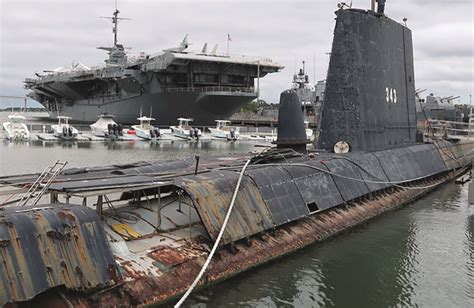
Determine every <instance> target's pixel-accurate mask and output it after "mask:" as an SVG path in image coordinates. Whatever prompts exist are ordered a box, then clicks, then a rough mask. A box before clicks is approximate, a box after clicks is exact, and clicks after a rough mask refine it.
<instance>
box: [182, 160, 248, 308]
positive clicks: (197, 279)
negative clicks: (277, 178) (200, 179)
mask: <svg viewBox="0 0 474 308" xmlns="http://www.w3.org/2000/svg"><path fill="white" fill-rule="evenodd" d="M249 163H250V159H249V160H247V162H246V163H245V165H244V167H243V168H242V171H240V176H239V180H238V181H237V186H236V187H235V190H234V195H233V196H232V201H231V202H230V206H229V209H228V210H227V215H226V216H225V219H224V222H223V223H222V227H221V231H220V232H219V235H218V236H217V239H216V241H215V242H214V246H213V247H212V250H211V252H210V253H209V256H208V257H207V259H206V262H205V263H204V266H203V267H202V268H201V271H200V272H199V274H198V275H197V276H196V278H195V279H194V281H193V283H192V284H191V286H190V287H189V288H188V290H187V291H186V293H184V295H183V297H181V299H180V300H179V302H177V303H176V305H174V307H175V308H179V307H181V305H182V304H183V303H184V302H185V301H186V299H187V298H188V296H189V295H190V294H191V292H193V290H194V288H195V287H196V285H197V284H198V282H199V280H201V277H202V275H204V272H205V271H206V269H207V267H208V266H209V263H211V260H212V257H213V256H214V253H215V252H216V250H217V247H218V246H219V242H220V241H221V238H222V235H223V234H224V231H225V228H226V226H227V222H228V221H229V217H230V213H231V212H232V208H233V207H234V203H235V199H236V198H237V193H238V192H239V187H240V183H241V182H242V178H243V176H244V172H245V169H247V166H248V165H249Z"/></svg>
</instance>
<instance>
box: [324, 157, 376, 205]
mask: <svg viewBox="0 0 474 308" xmlns="http://www.w3.org/2000/svg"><path fill="white" fill-rule="evenodd" d="M322 163H323V165H325V166H326V167H327V168H328V169H329V171H331V172H332V173H333V174H334V175H333V176H332V178H333V179H334V182H336V185H337V187H338V188H339V191H340V192H341V195H342V197H343V199H344V200H345V201H349V200H352V199H355V198H358V197H360V196H363V195H365V194H368V193H369V188H368V186H367V183H365V182H364V178H362V175H361V170H360V168H358V167H356V166H355V165H354V164H353V163H351V162H349V161H348V160H343V159H332V160H328V161H324V162H322ZM354 179H355V180H354Z"/></svg>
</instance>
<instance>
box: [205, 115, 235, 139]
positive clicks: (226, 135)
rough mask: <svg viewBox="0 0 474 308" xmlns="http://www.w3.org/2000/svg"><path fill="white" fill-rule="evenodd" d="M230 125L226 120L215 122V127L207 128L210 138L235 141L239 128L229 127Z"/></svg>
mask: <svg viewBox="0 0 474 308" xmlns="http://www.w3.org/2000/svg"><path fill="white" fill-rule="evenodd" d="M230 123H231V122H230V121H227V120H216V127H210V128H209V130H210V131H211V135H212V137H216V138H223V139H227V140H237V139H238V138H239V135H240V132H239V128H238V127H235V126H231V125H229V124H230Z"/></svg>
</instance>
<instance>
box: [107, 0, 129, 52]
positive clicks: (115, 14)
mask: <svg viewBox="0 0 474 308" xmlns="http://www.w3.org/2000/svg"><path fill="white" fill-rule="evenodd" d="M119 14H120V11H119V10H118V9H117V1H115V11H114V12H113V13H112V16H100V18H106V19H110V20H112V24H113V27H112V32H113V34H114V46H117V33H118V21H119V20H130V18H122V17H118V15H119Z"/></svg>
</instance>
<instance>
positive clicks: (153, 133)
mask: <svg viewBox="0 0 474 308" xmlns="http://www.w3.org/2000/svg"><path fill="white" fill-rule="evenodd" d="M137 120H138V121H140V124H139V125H132V128H133V130H134V131H135V134H136V136H137V137H140V138H142V139H145V140H156V139H160V138H161V132H160V129H159V128H158V127H154V126H153V125H151V121H154V120H155V119H154V118H151V117H150V118H149V117H143V116H142V117H139V118H137Z"/></svg>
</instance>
